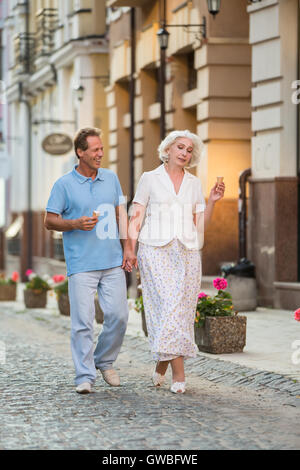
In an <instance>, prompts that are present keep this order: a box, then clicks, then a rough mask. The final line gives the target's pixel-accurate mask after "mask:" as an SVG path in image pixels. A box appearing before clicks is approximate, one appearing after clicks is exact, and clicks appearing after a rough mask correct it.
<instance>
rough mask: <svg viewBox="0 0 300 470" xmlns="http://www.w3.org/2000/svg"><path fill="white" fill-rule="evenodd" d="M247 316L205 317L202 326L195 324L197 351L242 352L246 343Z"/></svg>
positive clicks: (214, 352) (213, 352)
mask: <svg viewBox="0 0 300 470" xmlns="http://www.w3.org/2000/svg"><path fill="white" fill-rule="evenodd" d="M246 325H247V317H245V316H241V315H235V316H232V317H206V319H205V323H204V325H203V326H200V327H197V326H195V342H196V344H197V346H198V349H199V351H204V352H208V353H211V354H230V353H236V352H243V349H244V346H245V344H246Z"/></svg>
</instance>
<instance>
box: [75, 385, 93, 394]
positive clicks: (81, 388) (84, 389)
mask: <svg viewBox="0 0 300 470" xmlns="http://www.w3.org/2000/svg"><path fill="white" fill-rule="evenodd" d="M91 391H92V385H91V384H90V383H89V382H83V383H82V384H79V385H77V387H76V392H77V393H82V394H84V393H91Z"/></svg>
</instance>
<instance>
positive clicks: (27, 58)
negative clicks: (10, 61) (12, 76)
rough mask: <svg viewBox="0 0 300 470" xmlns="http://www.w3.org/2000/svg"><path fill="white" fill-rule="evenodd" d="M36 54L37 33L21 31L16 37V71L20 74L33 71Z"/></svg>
mask: <svg viewBox="0 0 300 470" xmlns="http://www.w3.org/2000/svg"><path fill="white" fill-rule="evenodd" d="M34 55H35V35H34V34H33V33H19V34H17V35H16V36H15V37H14V56H15V66H14V68H15V71H16V73H18V74H30V73H32V72H33V67H34V63H33V61H34Z"/></svg>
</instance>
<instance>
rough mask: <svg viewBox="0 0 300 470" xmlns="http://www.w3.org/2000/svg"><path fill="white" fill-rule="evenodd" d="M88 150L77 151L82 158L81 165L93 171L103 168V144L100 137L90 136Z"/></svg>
mask: <svg viewBox="0 0 300 470" xmlns="http://www.w3.org/2000/svg"><path fill="white" fill-rule="evenodd" d="M86 140H87V143H88V148H87V150H81V149H77V153H78V155H79V157H80V164H84V165H86V166H88V168H89V169H91V170H98V169H99V168H100V166H101V159H102V157H103V143H102V140H101V139H100V137H97V136H89V137H87V139H86Z"/></svg>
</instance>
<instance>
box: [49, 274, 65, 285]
mask: <svg viewBox="0 0 300 470" xmlns="http://www.w3.org/2000/svg"><path fill="white" fill-rule="evenodd" d="M52 279H53V281H54V282H56V283H58V282H62V281H64V280H65V276H64V275H63V274H56V275H55V276H53V277H52Z"/></svg>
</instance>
